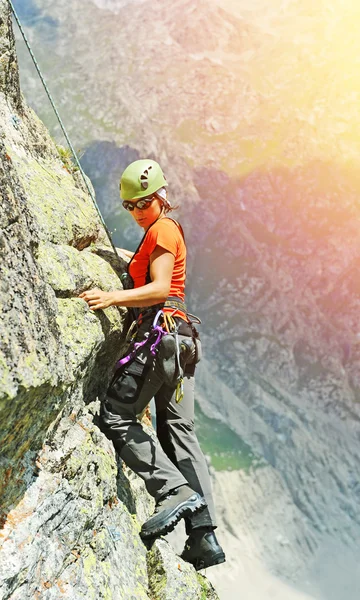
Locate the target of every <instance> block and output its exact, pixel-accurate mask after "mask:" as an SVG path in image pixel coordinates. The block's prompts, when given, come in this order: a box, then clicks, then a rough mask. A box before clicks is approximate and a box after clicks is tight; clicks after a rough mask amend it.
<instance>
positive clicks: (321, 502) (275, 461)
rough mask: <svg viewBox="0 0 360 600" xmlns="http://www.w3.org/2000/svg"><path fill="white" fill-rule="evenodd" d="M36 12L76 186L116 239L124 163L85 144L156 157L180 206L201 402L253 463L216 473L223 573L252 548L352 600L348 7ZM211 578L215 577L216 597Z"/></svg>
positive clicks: (355, 233)
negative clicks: (94, 200)
mask: <svg viewBox="0 0 360 600" xmlns="http://www.w3.org/2000/svg"><path fill="white" fill-rule="evenodd" d="M220 4H221V8H220ZM28 5H29V3H28ZM37 6H38V7H41V9H42V19H41V20H40V19H33V20H32V18H31V15H30V16H29V15H28V17H27V18H28V21H27V23H28V31H29V35H30V36H31V38H32V40H33V41H34V44H35V47H36V51H37V54H38V56H40V57H41V59H42V64H43V65H44V69H45V72H47V73H48V74H49V77H50V75H51V72H52V71H54V70H55V71H56V73H57V78H56V80H54V78H52V84H53V87H54V88H55V90H56V95H57V97H58V98H59V102H60V103H61V104H62V107H63V110H64V112H65V114H66V116H67V118H68V120H69V122H70V124H71V127H72V131H73V132H74V135H75V137H76V139H77V141H78V143H80V144H81V145H83V146H87V145H89V148H88V151H87V153H86V154H87V158H88V161H89V162H88V165H87V166H89V173H90V172H91V171H92V170H94V172H96V176H97V182H98V185H99V186H100V185H101V186H103V185H104V182H105V184H106V185H107V186H108V189H109V192H111V194H110V193H109V194H106V197H104V200H103V207H104V210H105V212H106V213H107V214H108V215H110V216H111V220H112V223H113V224H114V226H115V221H116V219H117V218H118V217H119V213H118V210H117V207H118V204H117V203H118V196H117V189H116V182H115V176H117V177H118V174H116V170H117V169H114V170H113V169H110V171H111V173H110V174H109V173H108V172H107V171H108V170H107V168H106V165H104V167H103V168H102V169H101V168H100V166H101V163H102V160H97V159H96V149H97V148H98V149H103V148H105V149H106V152H109V155H108V156H107V157H106V158H107V160H106V163H107V164H108V163H111V156H113V160H114V164H117V165H119V168H120V165H121V162H120V161H121V160H123V158H124V153H125V152H129V153H130V152H132V153H134V152H139V153H140V154H141V156H144V155H151V156H153V157H154V158H158V159H159V160H160V161H161V163H162V165H163V166H164V167H165V171H166V175H167V177H168V180H169V182H171V187H170V189H171V194H172V197H175V199H176V201H179V203H181V204H182V205H183V206H185V207H186V209H185V210H183V213H182V215H181V221H182V223H183V224H184V225H185V231H186V235H187V239H188V241H189V247H190V249H191V265H190V267H191V268H189V275H190V277H189V281H190V282H191V288H189V290H188V291H189V292H190V293H189V297H188V303H189V305H190V306H191V308H192V310H193V311H194V312H197V313H199V315H200V316H201V317H202V318H203V321H204V323H205V324H204V327H203V341H204V344H203V345H204V349H205V354H206V358H207V360H208V364H206V363H205V361H204V362H203V364H202V366H200V369H199V378H198V390H199V401H200V403H201V405H202V407H203V409H204V411H205V412H206V413H207V414H210V415H212V416H213V417H216V418H217V419H222V420H223V421H224V422H226V423H227V424H228V426H229V427H231V429H232V430H233V431H235V432H236V433H237V434H238V436H240V437H241V439H242V440H245V441H246V442H247V444H248V445H249V446H250V447H251V449H252V450H253V452H254V454H256V455H259V456H260V457H261V458H262V461H263V462H264V463H265V466H263V467H262V468H261V469H258V468H256V469H249V471H248V472H240V473H235V474H234V473H229V474H227V473H220V474H216V473H215V475H214V478H215V489H216V492H217V498H218V510H219V515H220V517H221V524H222V528H223V529H224V530H226V538H227V539H228V540H229V549H230V548H231V549H232V550H231V551H230V550H229V552H228V555H229V563H231V567H232V568H233V569H234V570H235V568H236V565H235V564H234V563H235V560H232V558H230V556H231V557H232V556H236V557H239V556H240V557H243V554H244V552H245V549H246V553H247V558H249V557H250V558H254V560H255V559H256V560H260V561H261V563H262V566H263V567H264V568H265V569H266V570H269V571H271V573H273V574H274V573H275V574H277V575H281V576H282V577H283V578H285V579H290V580H291V582H292V583H294V584H295V585H297V586H298V587H302V588H303V589H304V588H306V589H308V588H309V586H308V582H309V581H311V582H312V583H313V584H314V586H315V587H313V588H311V592H312V597H314V598H317V599H318V598H320V599H321V600H324V599H325V600H339V598H341V600H357V599H358V597H359V585H360V583H359V575H358V548H359V546H360V522H359V514H358V513H359V511H358V506H359V501H360V487H359V481H360V472H359V458H360V457H359V443H358V442H359V439H360V413H359V389H360V386H359V381H360V351H359V335H360V332H359V327H358V323H359V308H360V304H359V286H358V263H359V259H358V256H359V247H360V237H359V231H360V228H359V224H360V211H359V201H358V198H359V191H360V185H359V176H358V156H359V131H360V120H359V110H358V107H359V86H358V59H357V57H358V56H359V39H360V38H359V35H358V28H359V8H358V6H357V4H356V3H354V2H353V1H352V0H334V1H333V2H332V3H329V2H325V0H318V2H316V3H314V2H312V1H310V0H299V1H297V2H294V1H293V0H274V1H273V2H271V3H269V2H268V1H267V0H256V1H255V2H252V3H249V2H248V0H221V2H220V0H219V1H218V2H215V1H214V2H212V1H211V0H209V1H208V2H204V1H203V0H196V1H193V2H189V1H188V0H176V1H174V2H172V3H171V4H169V3H168V2H164V1H163V0H145V1H144V2H131V6H130V3H125V2H124V1H122V0H118V1H116V0H113V1H110V0H109V1H105V0H104V1H102V0H96V2H92V3H89V4H88V8H87V11H86V13H85V14H83V13H84V11H83V3H82V2H78V1H76V0H73V1H72V2H71V3H69V2H60V1H59V0H56V1H55V0H51V1H46V2H45V1H44V0H37ZM130 8H131V9H130ZM34 14H35V10H34ZM50 19H52V20H51V21H50ZM134 23H135V24H136V27H134ZM89 33H90V34H91V35H89ZM345 40H346V43H345V42H344V41H345ZM89 57H91V60H89ZM89 63H91V64H90V65H89ZM23 65H24V73H26V74H27V78H26V85H27V87H28V89H29V94H30V93H31V92H32V102H33V104H34V105H36V106H37V107H38V110H41V111H42V114H44V116H45V115H46V116H48V115H47V109H46V107H45V104H44V102H43V99H42V98H41V95H40V94H38V93H34V91H33V90H34V89H36V88H35V85H34V83H33V81H34V80H33V79H32V78H31V76H29V69H28V67H27V64H26V61H25V59H24V60H23ZM90 91H91V93H89V92H90ZM79 98H80V100H79ZM49 122H50V120H49ZM54 131H55V132H56V128H55V127H54ZM129 146H130V147H131V148H132V150H130V151H129V150H128V147H129ZM126 148H127V149H126ZM98 153H99V152H98ZM85 156H86V155H85ZM129 158H130V154H129ZM130 160H131V158H130ZM110 179H111V181H110ZM104 196H105V194H104ZM111 197H112V198H113V200H112V199H111ZM192 204H195V205H196V204H197V206H195V207H193V206H192ZM121 226H122V225H121ZM227 475H228V478H227ZM223 490H226V496H225V497H224V495H223ZM267 498H271V503H270V509H269V505H268V504H267V502H266V500H267ZM224 499H225V500H226V503H225V508H224ZM264 514H266V519H265V518H264ZM219 529H220V531H221V528H219ZM219 537H220V534H219ZM340 557H341V560H340ZM344 557H345V558H344ZM241 560H243V559H242V558H241ZM342 560H343V562H342ZM244 564H245V561H244ZM344 564H345V565H346V569H345V568H342V566H341V565H344ZM247 566H248V565H247ZM222 569H223V567H222V566H221V567H219V569H217V570H215V569H214V575H211V578H216V577H218V579H219V584H220V585H221V581H220V579H225V576H224V575H223V573H225V571H223V570H222ZM224 569H227V566H226V565H225V566H224ZM233 572H234V571H233ZM216 573H219V575H218V576H217V575H216ZM240 580H242V579H241V578H240V577H239V581H240ZM259 589H260V588H259ZM239 590H240V583H239V584H238V586H237V587H236V591H239ZM257 591H258V596H257V597H259V595H260V597H261V592H259V590H257ZM286 593H287V594H288V595H287V596H286ZM224 595H225V598H226V600H229V598H230V596H229V595H228V591H226V592H225V593H224ZM243 595H244V596H245V597H247V596H246V592H245V593H244V594H243ZM254 595H255V597H256V590H255V592H254ZM264 597H266V593H265V592H264ZM267 597H270V593H268V594H267ZM284 597H286V598H290V597H292V596H291V595H290V592H289V589H287V590H286V592H285V593H284Z"/></svg>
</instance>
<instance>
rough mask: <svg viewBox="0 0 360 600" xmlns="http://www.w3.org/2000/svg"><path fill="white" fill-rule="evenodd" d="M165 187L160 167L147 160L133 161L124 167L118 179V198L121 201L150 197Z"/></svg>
mask: <svg viewBox="0 0 360 600" xmlns="http://www.w3.org/2000/svg"><path fill="white" fill-rule="evenodd" d="M165 186H167V183H166V179H165V176H164V173H163V172H162V170H161V167H160V165H159V164H158V163H157V162H155V161H154V160H151V159H149V158H146V159H142V160H135V162H132V163H131V164H130V165H129V166H128V167H126V169H125V171H124V172H123V174H122V176H121V179H120V196H121V198H122V199H123V200H132V199H135V198H144V197H145V196H151V194H154V193H155V192H157V190H159V189H160V188H162V187H165Z"/></svg>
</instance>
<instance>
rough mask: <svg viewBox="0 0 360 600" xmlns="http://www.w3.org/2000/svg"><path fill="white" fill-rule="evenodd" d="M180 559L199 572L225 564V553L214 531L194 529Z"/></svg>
mask: <svg viewBox="0 0 360 600" xmlns="http://www.w3.org/2000/svg"><path fill="white" fill-rule="evenodd" d="M180 557H181V558H182V559H183V560H186V562H188V563H191V564H192V565H193V566H194V567H195V569H196V570H197V571H200V569H206V567H212V566H213V565H219V564H220V563H223V562H225V553H224V551H223V549H222V547H221V546H220V544H219V542H218V541H217V539H216V535H215V533H214V531H211V530H207V529H205V528H203V529H194V530H193V531H192V532H191V533H190V535H189V537H188V539H187V540H186V542H185V548H184V550H183V552H182V554H181V555H180Z"/></svg>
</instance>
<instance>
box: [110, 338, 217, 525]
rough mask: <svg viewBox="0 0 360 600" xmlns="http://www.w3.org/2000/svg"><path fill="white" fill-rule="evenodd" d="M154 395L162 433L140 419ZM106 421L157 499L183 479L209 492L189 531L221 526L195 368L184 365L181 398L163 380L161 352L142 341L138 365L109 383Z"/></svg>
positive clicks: (123, 453)
mask: <svg viewBox="0 0 360 600" xmlns="http://www.w3.org/2000/svg"><path fill="white" fill-rule="evenodd" d="M181 338H182V336H180V340H181ZM146 363H147V364H148V366H147V368H146V375H145V377H144V375H142V377H141V376H139V375H138V374H137V373H139V372H140V371H141V365H142V364H146ZM137 369H138V371H137ZM192 370H194V369H192ZM129 371H131V372H129ZM165 379H166V378H165ZM114 389H115V392H114ZM111 390H112V391H111ZM152 398H154V399H155V405H156V427H157V436H155V435H150V434H149V433H148V432H147V431H145V429H144V428H143V427H142V425H141V423H140V421H139V420H138V419H137V415H139V414H140V413H141V412H142V411H143V410H144V409H145V408H146V406H147V405H148V403H149V402H150V400H151V399H152ZM101 427H102V430H103V431H104V433H105V434H106V436H107V437H108V438H109V439H111V440H112V442H113V444H114V447H115V450H116V451H117V452H118V454H119V455H120V457H121V459H123V460H124V462H125V463H126V465H127V466H128V467H130V468H131V469H132V470H133V471H134V472H135V473H137V474H138V475H139V476H140V477H141V478H142V479H143V480H144V482H145V485H146V488H147V490H148V492H149V493H150V494H151V495H152V496H153V497H154V498H155V500H156V501H157V500H158V499H159V498H160V497H161V496H163V495H164V494H166V493H167V492H169V491H170V490H172V489H174V488H176V487H178V486H180V485H184V484H188V485H189V486H190V487H191V488H192V489H193V490H195V491H196V492H198V493H200V494H201V495H202V496H203V497H204V498H205V500H206V503H207V506H208V508H207V509H205V510H203V511H201V512H199V513H197V514H196V515H193V516H192V517H189V518H187V519H185V522H186V530H187V532H188V533H189V532H190V531H191V530H192V529H195V528H197V527H204V526H213V527H216V521H215V508H214V502H213V498H212V492H211V483H210V477H209V472H208V467H207V464H206V461H205V458H204V455H203V453H202V451H201V448H200V446H199V442H198V440H197V437H196V433H195V430H194V374H192V373H186V371H185V375H184V396H183V399H182V400H181V402H178V403H177V402H176V388H175V387H174V386H170V385H168V384H167V383H164V368H163V365H162V364H161V360H160V357H159V355H157V356H156V358H155V359H152V358H151V355H150V352H149V348H148V345H147V346H145V347H143V348H142V349H141V351H140V352H139V354H138V356H137V360H136V363H134V365H133V367H131V368H130V367H129V368H127V369H125V373H123V374H122V375H121V377H119V379H118V381H117V383H116V385H115V387H114V386H112V387H110V391H108V395H107V397H106V400H105V402H104V403H103V405H102V409H101Z"/></svg>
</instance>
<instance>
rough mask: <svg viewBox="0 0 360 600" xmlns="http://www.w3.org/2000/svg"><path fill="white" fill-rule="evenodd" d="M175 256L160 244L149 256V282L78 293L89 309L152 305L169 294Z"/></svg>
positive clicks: (163, 299)
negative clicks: (140, 284) (135, 285)
mask: <svg viewBox="0 0 360 600" xmlns="http://www.w3.org/2000/svg"><path fill="white" fill-rule="evenodd" d="M174 263H175V257H174V255H173V254H171V252H168V251H167V250H165V249H164V248H161V246H156V248H155V250H154V252H153V253H152V255H151V256H150V277H151V283H148V284H146V285H143V286H141V287H139V288H135V289H132V290H115V291H114V292H103V291H102V290H99V289H92V290H88V291H86V292H83V293H82V294H80V296H79V297H80V298H82V299H83V300H85V301H86V302H87V303H88V305H89V306H90V308H91V310H98V309H103V308H108V306H134V307H142V306H152V305H154V304H158V303H160V302H164V301H165V300H166V298H167V297H168V295H169V292H170V286H171V278H172V273H173V269H174Z"/></svg>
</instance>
